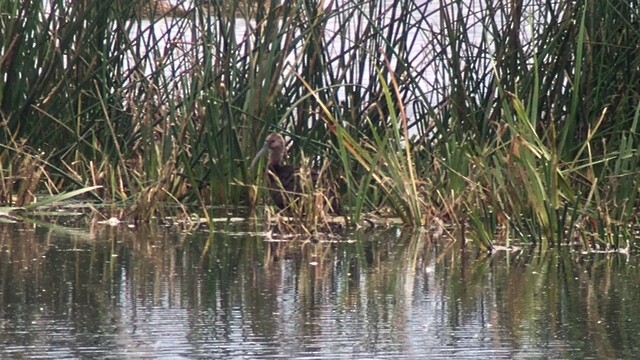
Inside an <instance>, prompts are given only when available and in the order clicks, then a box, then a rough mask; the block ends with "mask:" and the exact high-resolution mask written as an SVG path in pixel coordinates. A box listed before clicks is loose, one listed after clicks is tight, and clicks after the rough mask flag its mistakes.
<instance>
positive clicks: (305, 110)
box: [0, 0, 640, 250]
mask: <svg viewBox="0 0 640 360" xmlns="http://www.w3.org/2000/svg"><path fill="white" fill-rule="evenodd" d="M142 3H143V2H136V1H117V0H88V1H83V2H76V1H62V0H46V1H21V2H15V1H7V0H0V21H1V23H2V28H3V32H2V35H1V36H2V39H1V43H0V49H1V50H0V51H1V58H0V68H1V69H2V72H3V76H2V78H1V79H0V106H1V108H0V110H1V111H2V112H1V114H2V128H1V129H0V137H1V139H0V144H2V153H1V154H0V164H1V167H2V173H1V174H2V175H1V176H2V177H1V179H0V180H1V181H0V200H1V201H2V202H3V203H4V204H6V205H23V204H27V203H29V202H32V201H33V197H34V194H37V193H42V192H49V193H52V194H53V193H59V192H65V191H71V190H74V189H78V188H84V187H89V186H101V188H100V189H99V190H95V191H94V192H93V194H94V196H95V197H96V198H97V199H99V200H100V201H102V202H106V203H115V204H121V205H123V206H125V207H126V209H128V210H127V213H128V214H129V216H131V217H133V218H136V219H142V220H149V219H152V218H154V217H156V216H158V215H159V211H161V209H162V204H166V203H179V204H181V205H185V206H195V207H196V208H198V209H201V211H202V213H203V214H205V216H206V215H207V214H208V211H207V209H208V207H209V206H211V205H224V206H228V207H235V206H240V205H242V206H246V205H249V206H253V205H255V203H256V201H262V199H263V198H264V197H263V194H264V193H266V192H265V191H259V195H260V197H259V198H256V197H255V195H256V190H260V189H261V188H262V187H263V185H262V184H263V182H264V181H263V178H264V177H263V176H262V172H263V170H262V168H260V169H258V171H257V172H255V173H254V172H250V171H248V167H249V162H250V161H251V158H252V156H253V155H254V154H255V152H256V151H257V149H259V148H260V147H261V146H262V142H263V141H264V139H265V138H266V136H267V135H268V134H269V133H271V132H276V131H278V132H282V133H284V134H285V135H286V136H287V137H288V138H290V139H291V140H293V141H292V143H293V146H292V148H291V149H290V154H291V155H292V156H291V157H290V159H289V161H291V162H300V161H301V159H302V158H304V159H306V160H307V162H308V163H309V166H311V167H313V168H316V169H323V174H325V176H327V177H329V179H330V180H331V181H334V182H336V183H338V184H339V185H340V187H341V190H342V194H343V195H342V202H343V208H344V209H346V211H345V214H346V215H348V217H349V219H350V220H351V221H352V223H355V224H359V223H361V221H362V219H363V218H364V217H365V216H368V217H370V216H372V214H375V215H377V216H380V217H385V216H393V217H398V218H400V219H401V221H402V223H404V224H405V225H408V226H418V227H429V226H432V225H433V224H436V223H437V224H441V223H444V224H450V225H452V227H447V228H448V229H466V231H464V232H463V233H464V234H463V235H464V236H465V238H467V239H472V240H474V241H475V242H476V243H477V244H478V245H479V246H481V247H483V248H491V247H493V246H495V245H496V244H499V245H509V241H510V240H512V239H519V240H525V241H526V242H531V243H535V244H540V245H542V244H545V245H547V246H551V245H560V244H565V243H572V244H578V245H579V246H581V247H583V248H585V249H592V250H594V249H595V250H602V249H607V250H608V249H618V250H619V249H626V248H627V246H628V245H629V244H633V243H634V241H635V237H634V228H633V225H634V224H635V219H636V217H637V214H636V212H637V210H636V209H637V205H638V204H637V203H638V180H639V175H640V173H639V172H638V171H636V169H637V161H638V160H637V159H638V156H637V154H636V152H637V147H638V138H637V127H638V118H639V117H640V107H639V102H638V100H639V94H640V91H639V89H638V86H639V85H638V84H640V81H639V80H640V79H639V76H640V70H639V69H640V48H638V46H637V44H638V43H639V40H640V30H639V29H640V27H638V26H637V24H638V21H639V18H640V16H639V14H638V8H639V6H638V3H637V2H635V1H623V2H617V3H615V4H614V3H611V2H600V1H579V2H562V1H541V0H531V1H505V0H493V1H492V0H489V1H454V0H443V1H438V2H432V1H416V0H387V1H382V0H380V1H378V0H371V1H346V0H343V1H333V2H322V1H320V2H319V1H315V0H298V1H289V2H279V1H275V0H274V1H272V2H271V3H270V5H269V6H265V5H264V4H263V3H262V2H256V3H247V2H242V1H241V2H224V3H222V2H211V1H209V2H207V4H206V5H200V4H198V3H195V4H194V3H190V2H185V3H180V4H179V5H177V7H176V9H175V11H168V12H167V11H165V10H166V9H165V10H163V11H159V10H158V9H159V7H157V6H155V7H154V6H147V7H144V6H142V5H141V4H142ZM222 4H224V5H222ZM174 15H175V16H174ZM265 199H266V198H265Z"/></svg>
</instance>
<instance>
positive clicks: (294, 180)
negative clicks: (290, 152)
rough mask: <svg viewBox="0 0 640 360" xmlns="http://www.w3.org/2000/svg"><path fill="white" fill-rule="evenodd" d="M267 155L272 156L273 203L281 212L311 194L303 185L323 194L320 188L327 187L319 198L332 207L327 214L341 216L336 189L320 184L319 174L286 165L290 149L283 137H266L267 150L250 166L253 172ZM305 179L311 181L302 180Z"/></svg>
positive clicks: (269, 169) (270, 184)
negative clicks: (305, 194) (304, 177)
mask: <svg viewBox="0 0 640 360" xmlns="http://www.w3.org/2000/svg"><path fill="white" fill-rule="evenodd" d="M268 152H271V153H270V155H269V161H268V163H267V172H268V188H269V193H270V195H271V199H272V200H273V202H274V204H275V205H276V206H277V207H278V208H280V209H281V210H283V209H287V208H289V207H290V205H292V203H293V202H295V201H297V200H298V199H300V197H301V196H302V194H303V193H308V190H307V191H305V188H304V187H303V184H310V186H312V188H311V189H315V190H320V189H321V187H324V190H323V191H322V193H321V194H320V195H321V196H322V202H323V203H324V204H323V205H327V204H328V205H329V206H330V208H329V209H326V210H328V211H327V212H330V213H334V214H338V213H339V201H338V198H337V194H336V191H335V189H334V187H333V186H322V184H319V183H318V178H319V174H318V173H317V172H316V171H314V170H310V171H308V172H306V174H305V172H304V171H301V169H300V168H298V167H294V166H292V165H285V164H284V158H285V155H286V153H287V149H286V145H285V141H284V138H283V137H282V135H280V134H277V133H275V134H271V135H269V136H268V137H267V140H266V141H265V143H264V146H263V147H262V149H260V151H258V153H257V154H256V156H255V158H254V159H253V161H252V162H251V168H254V167H255V165H256V164H257V162H258V160H260V158H261V157H263V156H264V155H266V154H267V153H268ZM303 176H306V177H308V178H310V179H308V178H307V179H302V177H303ZM305 181H306V182H305ZM321 182H322V181H321Z"/></svg>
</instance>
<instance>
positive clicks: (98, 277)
mask: <svg viewBox="0 0 640 360" xmlns="http://www.w3.org/2000/svg"><path fill="white" fill-rule="evenodd" d="M234 227H235V228H229V229H227V230H228V231H226V232H216V233H213V234H208V233H206V232H204V231H201V232H196V233H192V234H187V233H180V232H178V231H176V230H175V229H173V230H172V229H164V228H159V227H151V228H148V227H144V228H127V227H125V226H123V227H113V228H112V227H107V226H98V227H95V228H93V229H90V230H73V231H69V230H64V229H62V228H56V227H49V228H46V227H38V226H33V225H24V224H19V225H16V224H0V244H1V245H2V249H1V250H2V253H1V254H2V255H1V256H0V281H1V283H2V287H1V288H0V312H1V314H2V316H1V317H0V329H1V331H0V358H83V359H85V358H111V359H124V358H172V359H178V358H216V357H217V358H290V357H296V358H307V359H315V358H323V359H335V358H399V357H404V358H425V357H426V358H433V359H437V358H451V357H452V356H455V357H456V358H505V359H506V358H576V359H578V358H579V359H584V358H616V357H617V358H620V357H632V356H633V355H635V354H637V353H638V350H639V349H638V348H639V347H640V316H639V313H640V306H638V305H637V304H639V303H640V291H639V289H638V284H640V281H639V280H640V279H639V272H638V259H637V256H633V255H632V256H631V257H629V258H627V257H624V256H622V255H608V256H605V255H581V254H577V253H571V252H568V251H561V252H556V251H548V252H546V253H544V254H543V255H540V254H539V253H536V252H534V251H527V252H520V253H516V254H505V253H501V254H497V255H493V256H486V255H483V254H476V253H475V252H472V251H469V250H467V251H466V252H461V251H460V249H459V247H458V246H457V245H456V244H455V243H449V244H448V243H444V242H440V243H433V242H432V241H430V240H428V238H427V237H425V236H424V235H420V234H418V235H410V234H402V233H401V232H399V231H397V230H392V231H386V232H376V233H360V234H353V235H350V236H345V238H343V239H341V241H339V242H334V243H323V242H320V243H316V244H313V243H311V242H302V241H295V242H273V241H268V238H267V237H266V236H265V235H264V234H259V233H257V232H256V233H253V234H251V233H241V232H240V230H242V231H247V230H251V228H252V226H250V225H249V226H247V224H240V225H236V226H234Z"/></svg>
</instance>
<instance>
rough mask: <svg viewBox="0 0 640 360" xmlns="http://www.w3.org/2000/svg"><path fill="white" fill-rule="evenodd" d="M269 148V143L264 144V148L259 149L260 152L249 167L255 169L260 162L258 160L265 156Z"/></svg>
mask: <svg viewBox="0 0 640 360" xmlns="http://www.w3.org/2000/svg"><path fill="white" fill-rule="evenodd" d="M268 150H269V145H268V144H264V146H263V147H262V149H260V151H258V153H257V154H256V157H254V158H253V161H251V166H250V167H249V169H250V170H253V169H254V168H255V167H256V164H258V161H259V160H260V158H261V157H263V156H265V155H266V154H267V151H268Z"/></svg>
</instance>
